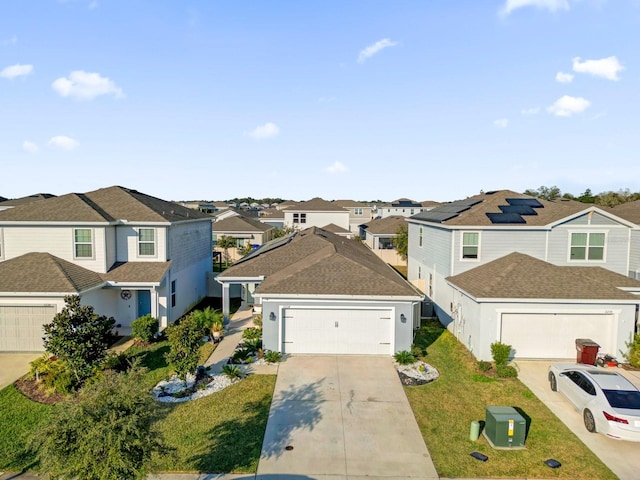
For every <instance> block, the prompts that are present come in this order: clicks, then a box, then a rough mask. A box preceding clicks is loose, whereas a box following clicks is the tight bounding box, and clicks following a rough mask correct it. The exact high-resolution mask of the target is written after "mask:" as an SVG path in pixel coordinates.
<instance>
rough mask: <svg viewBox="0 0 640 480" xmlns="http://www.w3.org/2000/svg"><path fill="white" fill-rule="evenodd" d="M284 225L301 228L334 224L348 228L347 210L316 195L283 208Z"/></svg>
mask: <svg viewBox="0 0 640 480" xmlns="http://www.w3.org/2000/svg"><path fill="white" fill-rule="evenodd" d="M283 212H284V222H283V224H284V227H285V228H292V227H293V228H295V229H298V230H303V229H305V228H309V227H320V228H323V227H324V226H326V225H330V224H334V225H337V226H338V227H341V228H344V229H345V230H350V229H349V225H350V224H349V211H348V210H347V209H346V208H343V207H341V206H339V205H337V204H336V203H334V202H329V201H327V200H323V199H322V198H319V197H316V198H312V199H311V200H307V201H306V202H300V203H297V204H295V205H292V206H289V207H287V208H286V209H284V210H283Z"/></svg>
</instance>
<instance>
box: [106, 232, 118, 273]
mask: <svg viewBox="0 0 640 480" xmlns="http://www.w3.org/2000/svg"><path fill="white" fill-rule="evenodd" d="M104 237H105V241H104V243H105V248H106V251H105V258H106V262H107V263H106V266H107V270H109V268H111V266H112V265H113V264H114V263H116V252H117V251H118V248H117V246H116V227H114V226H109V227H107V228H105V229H104Z"/></svg>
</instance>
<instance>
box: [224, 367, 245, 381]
mask: <svg viewBox="0 0 640 480" xmlns="http://www.w3.org/2000/svg"><path fill="white" fill-rule="evenodd" d="M222 373H223V374H224V375H226V376H227V377H229V378H230V379H232V380H233V379H236V378H242V369H241V368H240V367H238V366H237V365H224V366H223V367H222Z"/></svg>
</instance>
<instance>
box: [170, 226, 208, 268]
mask: <svg viewBox="0 0 640 480" xmlns="http://www.w3.org/2000/svg"><path fill="white" fill-rule="evenodd" d="M168 241H169V258H168V260H172V262H173V263H172V264H171V270H172V271H173V272H179V271H180V270H183V269H184V268H186V267H188V266H190V265H192V264H194V263H198V262H199V261H201V260H203V259H207V258H208V259H209V265H211V257H212V253H211V252H212V245H211V222H209V221H208V220H207V221H203V222H188V223H183V224H177V225H172V226H171V227H170V228H169V240H168Z"/></svg>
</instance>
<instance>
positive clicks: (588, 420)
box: [582, 409, 596, 433]
mask: <svg viewBox="0 0 640 480" xmlns="http://www.w3.org/2000/svg"><path fill="white" fill-rule="evenodd" d="M582 416H583V418H584V426H585V428H586V429H587V430H588V431H589V432H591V433H595V431H596V419H595V418H593V413H591V410H589V409H586V410H585V411H584V414H583V415H582Z"/></svg>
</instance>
